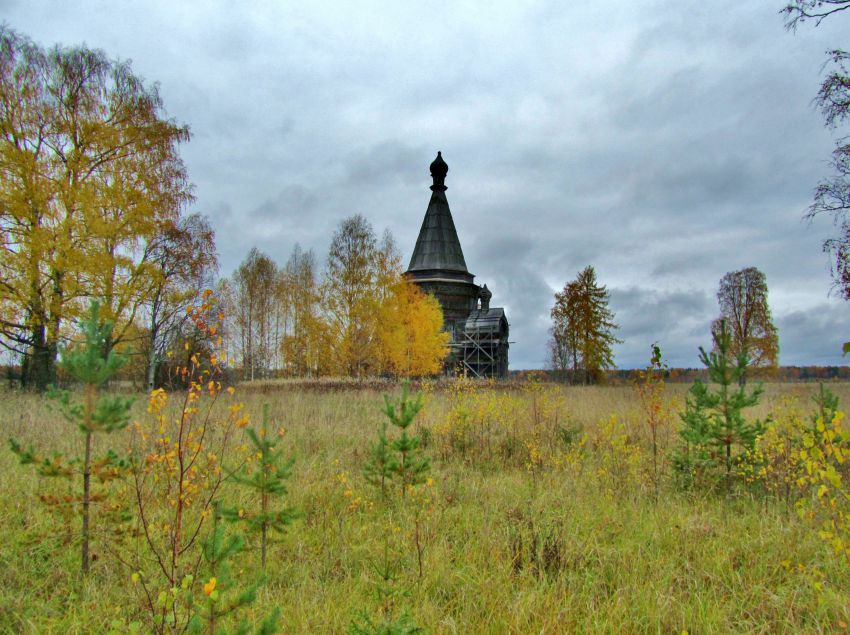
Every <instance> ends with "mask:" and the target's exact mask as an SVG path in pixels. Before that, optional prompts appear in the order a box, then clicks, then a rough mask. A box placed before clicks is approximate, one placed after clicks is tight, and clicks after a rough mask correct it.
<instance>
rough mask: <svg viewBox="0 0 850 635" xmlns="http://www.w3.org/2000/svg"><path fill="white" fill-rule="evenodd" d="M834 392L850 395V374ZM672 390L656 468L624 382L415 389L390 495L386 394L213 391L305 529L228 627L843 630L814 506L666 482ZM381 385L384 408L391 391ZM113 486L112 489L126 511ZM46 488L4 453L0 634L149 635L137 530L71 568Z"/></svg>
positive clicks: (679, 401)
mask: <svg viewBox="0 0 850 635" xmlns="http://www.w3.org/2000/svg"><path fill="white" fill-rule="evenodd" d="M829 387H830V389H831V390H832V391H833V392H834V393H835V394H836V395H837V396H838V398H839V400H840V403H841V405H842V406H846V404H848V403H850V384H844V383H838V384H831V385H830V386H829ZM687 389H688V386H687V385H669V386H667V387H666V390H664V393H663V403H662V404H661V405H660V410H659V412H661V415H662V419H663V423H662V426H661V427H660V428H659V430H658V432H659V434H658V436H657V442H656V445H657V449H658V453H657V456H656V459H655V462H653V457H652V450H651V447H652V444H651V439H650V433H651V431H650V430H649V428H648V426H647V416H648V415H647V412H646V410H645V408H644V407H643V406H642V405H641V402H640V400H639V399H638V397H637V393H636V391H635V388H634V386H632V385H628V384H625V385H618V386H587V387H585V386H564V385H557V384H546V383H536V382H533V381H532V382H525V383H518V384H498V385H495V384H487V383H477V382H469V381H462V380H459V381H455V382H448V383H442V384H433V383H428V382H425V383H423V384H422V385H421V386H419V390H420V391H421V393H422V394H423V408H422V411H421V412H420V413H419V416H418V417H417V418H416V422H415V424H414V425H413V426H412V428H411V430H412V432H415V433H416V434H417V435H419V436H420V437H421V438H422V440H423V448H422V453H423V454H424V455H425V456H427V457H430V459H431V464H430V469H428V470H427V472H424V473H423V478H422V479H421V482H419V483H417V484H415V486H414V485H411V486H410V487H408V488H407V489H406V490H405V489H404V488H402V487H400V486H399V485H398V484H397V483H396V482H395V481H393V480H390V481H388V483H387V486H386V495H385V496H382V494H381V490H380V487H378V486H376V485H373V484H370V483H369V482H367V480H366V478H365V477H364V474H363V468H364V465H365V464H366V463H367V462H368V460H369V458H370V452H371V450H370V448H372V447H373V446H374V444H375V441H376V439H377V431H378V428H379V426H380V424H381V422H382V421H385V420H386V417H385V416H384V414H383V413H382V412H381V408H382V406H383V403H384V402H383V396H382V392H383V391H382V390H376V389H375V388H374V387H365V388H358V387H357V386H351V387H340V386H333V387H323V386H322V385H321V384H299V383H280V384H278V383H274V382H269V383H266V384H255V385H251V384H246V385H243V386H238V387H237V389H236V393H235V395H232V396H230V395H226V394H224V393H223V394H222V395H221V399H220V400H219V401H218V403H216V404H215V405H214V406H213V411H212V416H211V419H210V420H211V421H212V422H215V421H224V420H225V419H227V416H228V413H229V412H232V411H233V410H234V409H233V405H234V404H236V403H244V408H242V409H241V410H238V413H239V416H240V417H242V416H244V414H247V415H249V416H250V420H251V421H252V422H257V421H260V420H261V419H262V414H261V413H262V409H263V404H268V405H269V414H270V417H269V426H268V427H269V434H273V435H274V438H275V439H276V440H277V442H278V446H277V447H278V448H281V449H282V450H283V453H284V454H285V455H287V456H289V455H291V456H293V457H294V458H295V462H294V464H293V465H292V468H291V476H290V477H289V478H288V479H287V481H286V485H287V488H288V494H287V495H286V496H285V502H286V504H287V505H291V506H293V507H294V508H296V509H297V510H298V512H299V517H298V518H297V519H296V520H294V521H293V522H292V523H290V524H289V525H288V526H287V528H286V531H285V532H284V533H282V534H281V535H280V536H277V537H276V538H275V540H273V541H272V542H271V543H270V544H269V547H268V564H267V571H266V575H265V578H266V579H265V582H264V584H263V585H262V586H260V587H259V589H258V591H257V597H256V600H255V601H254V602H253V603H250V604H246V605H245V606H244V607H242V608H241V609H240V615H241V616H243V617H246V618H247V619H248V620H249V621H250V622H252V623H259V622H260V621H261V620H262V619H263V617H264V616H266V615H268V614H269V612H270V611H271V610H272V609H273V608H274V607H278V608H279V609H280V615H279V630H280V632H283V633H344V632H348V631H349V630H350V629H352V625H361V626H362V625H364V624H367V623H370V622H369V621H370V620H371V623H372V624H378V623H380V622H382V621H383V622H385V623H392V622H396V623H398V624H403V623H405V620H406V623H407V624H415V625H417V626H419V627H421V628H422V629H424V631H425V632H430V633H464V634H467V633H571V632H577V633H679V634H681V633H683V632H687V633H732V632H734V633H831V632H838V631H844V630H846V629H847V625H848V624H850V603H848V601H847V600H848V597H850V576H848V571H850V569H848V561H847V559H846V558H844V557H843V555H841V554H838V553H836V550H835V549H833V548H832V546H831V545H830V544H829V542H827V541H825V540H824V539H823V536H822V535H820V534H819V527H820V526H819V525H818V523H817V521H816V519H814V518H813V517H811V514H810V515H809V517H807V516H806V514H801V513H799V511H798V504H797V502H798V501H799V500H801V499H806V498H807V497H809V498H811V496H812V495H811V494H809V493H807V492H806V491H797V489H796V485H795V484H794V483H793V482H790V481H789V479H788V478H786V476H787V475H786V476H782V475H780V476H776V474H775V473H773V472H770V471H769V470H768V471H767V472H766V473H765V474H762V475H761V476H759V474H750V475H749V476H748V475H747V474H746V473H744V472H741V473H740V474H738V475H737V476H738V478H737V480H736V487H735V489H734V491H733V492H732V493H731V494H724V493H723V492H722V491H718V490H717V488H706V487H691V488H683V487H682V486H681V484H680V483H678V482H677V480H676V478H674V474H673V471H672V469H671V463H670V461H671V457H672V455H673V452H674V450H675V449H676V448H677V447H679V446H680V445H681V442H680V440H679V438H678V435H677V430H678V428H679V426H680V425H681V423H680V421H679V419H678V412H679V411H681V410H682V409H683V407H684V399H685V394H686V391H687ZM387 391H388V392H389V393H390V394H391V396H393V397H397V396H398V394H399V391H400V388H399V386H397V385H387ZM817 391H818V386H817V385H816V384H780V383H768V384H766V385H765V393H764V395H763V396H762V397H761V401H760V403H759V405H758V406H756V407H754V408H752V409H750V410H749V411H747V413H746V414H747V417H748V418H750V417H751V418H758V417H762V418H763V417H767V416H768V415H771V416H772V418H773V421H774V422H778V423H777V424H776V425H779V424H781V422H783V421H784V422H788V421H797V422H800V421H807V420H808V418H809V415H810V414H811V413H812V412H813V411H814V410H815V405H814V403H813V402H812V397H813V395H815V394H816V393H817ZM0 403H2V404H3V409H2V415H0V421H2V430H3V437H4V438H7V437H14V438H16V439H18V440H19V441H20V442H21V443H22V444H29V443H32V444H34V445H35V446H36V447H41V448H46V449H51V450H52V449H56V450H58V451H59V452H60V453H62V454H63V455H66V456H70V455H78V454H80V453H81V452H82V438H83V437H82V436H81V435H79V434H77V433H76V432H74V430H73V427H72V426H71V425H70V424H68V423H67V422H66V421H64V420H63V419H62V417H61V415H60V414H59V413H58V412H57V411H56V409H55V408H51V407H50V401H49V400H46V399H44V398H43V397H40V396H37V395H33V394H25V393H19V392H14V391H6V392H3V393H2V395H0ZM180 407H181V406H180V405H179V403H174V400H171V401H169V402H168V403H167V404H166V403H161V404H159V405H158V406H157V407H154V408H153V409H152V408H151V404H150V403H149V399H148V396H147V395H139V396H138V398H137V400H136V402H135V404H134V406H133V409H132V413H131V415H132V420H133V422H134V423H135V422H139V423H140V425H139V426H135V428H134V425H131V426H129V427H128V428H126V429H125V430H123V431H121V432H117V433H113V434H112V435H104V436H102V437H98V438H96V439H95V444H96V447H95V454H97V452H98V451H102V450H105V448H107V447H110V448H113V449H115V450H116V452H118V453H121V452H122V451H124V450H125V449H127V448H129V447H130V446H131V445H132V443H133V436H134V435H135V434H138V433H139V432H138V431H139V430H140V429H143V428H142V426H143V425H147V424H146V423H145V422H148V421H150V420H152V419H154V418H155V417H156V416H157V413H158V412H162V413H166V414H169V413H170V415H169V416H171V415H174V413H175V412H178V411H179V408H180ZM158 408H161V410H158ZM209 427H210V429H214V428H215V424H214V423H211V424H210V426H209ZM134 429H135V432H134ZM245 429H247V428H245ZM245 429H243V428H241V427H239V426H237V428H235V429H234V433H235V434H236V435H240V434H243V433H244V430H245ZM387 434H388V435H392V434H395V431H394V430H392V429H391V430H389V431H388V432H387ZM246 448H248V444H247V443H245V442H244V441H243V440H241V439H239V438H237V437H234V443H233V445H232V449H231V450H230V454H229V455H228V456H230V457H231V458H229V459H228V458H227V457H216V459H217V460H218V461H220V462H221V463H222V464H226V463H227V461H228V460H230V461H234V462H235V461H238V460H243V459H239V458H238V457H240V456H243V457H249V456H250V453H251V452H252V450H251V449H250V448H248V449H246ZM248 460H250V459H248ZM771 475H772V476H773V477H775V482H773V483H771V482H769V481H770V478H771ZM126 480H128V479H124V480H122V479H117V480H116V481H115V482H114V484H111V485H109V487H110V488H112V489H111V491H113V492H114V496H115V497H116V500H119V501H120V500H125V502H128V501H129V502H128V504H129V507H130V508H132V496H129V495H128V494H127V493H126V492H123V493H122V491H123V490H122V488H124V489H126V488H128V487H129V486H128V485H127V484H126V483H125V481H126ZM130 480H131V479H130ZM122 483H124V484H122ZM57 487H58V489H59V490H60V491H62V488H63V487H65V485H61V486H57V479H51V478H48V477H44V476H39V475H37V474H36V473H35V472H34V471H33V470H32V469H31V467H29V466H22V465H19V461H18V457H17V456H15V455H14V454H13V453H12V452H10V451H9V450H8V449H4V450H3V451H2V452H0V492H2V496H0V535H2V537H3V538H2V540H0V632H14V633H101V632H115V633H123V632H148V630H149V627H148V626H147V622H145V618H144V614H145V602H144V597H143V594H142V592H141V591H140V584H139V581H138V574H137V573H136V572H135V570H134V569H133V568H132V567H131V566H129V565H126V564H122V561H124V562H127V561H128V560H129V559H130V558H129V556H128V555H127V554H131V553H138V554H141V553H142V551H141V548H140V547H139V540H140V538H139V531H138V526H136V531H133V530H132V527H133V523H134V522H135V521H132V520H129V521H127V525H128V527H130V529H128V530H127V531H125V532H115V531H113V530H114V527H113V526H112V525H111V524H110V522H109V521H108V520H107V516H106V515H103V516H98V514H97V513H95V515H94V526H93V534H92V535H93V542H92V568H91V572H90V574H89V575H88V576H86V577H82V576H81V574H80V560H79V536H78V534H79V531H78V528H77V525H78V524H79V519H78V518H77V517H76V516H69V515H68V514H67V513H66V514H64V515H63V513H61V512H59V511H57V506H55V505H54V506H51V505H50V504H45V502H44V501H45V500H47V501H49V500H51V499H50V496H53V495H54V494H55V492H56V490H57ZM130 489H132V488H130ZM128 496H129V498H127V497H128ZM217 496H218V497H220V498H221V499H222V500H223V501H225V502H226V503H227V504H228V505H230V506H231V507H232V508H233V509H236V510H239V515H241V513H242V510H243V509H244V510H250V509H251V508H252V506H253V505H254V501H253V499H252V498H251V495H250V493H249V492H247V491H246V490H245V488H240V487H239V486H238V485H237V484H234V483H230V482H227V481H225V482H224V483H223V484H222V486H221V488H220V489H219V490H218V494H217ZM122 497H125V498H124V499H122ZM96 505H97V503H95V506H96ZM95 512H97V510H95ZM116 522H117V521H116ZM209 525H210V522H209V518H207V522H206V524H205V525H204V531H207V530H208V528H209ZM229 527H230V526H228V530H229ZM235 529H236V525H233V530H234V531H235ZM259 551H260V549H259V539H258V537H257V536H256V535H253V534H252V535H249V536H248V539H247V543H246V548H245V550H244V551H242V552H241V553H239V554H237V555H236V556H235V558H234V562H233V565H232V569H233V570H232V578H233V582H232V584H233V585H236V586H238V585H242V584H245V585H247V584H250V582H251V581H253V580H255V579H257V578H258V577H259V575H260V569H261V566H260V553H259ZM140 557H142V556H140ZM206 580H207V577H206V575H204V576H203V577H201V575H200V573H199V574H198V576H197V579H195V580H194V581H190V582H189V585H190V586H191V587H192V589H194V590H195V591H197V593H198V594H199V595H201V597H203V596H202V594H203V593H204V592H206V594H207V595H208V596H210V593H209V592H208V591H209V588H208V587H205V589H206V591H202V590H201V588H200V585H201V582H203V581H206ZM207 584H209V583H207ZM174 593H175V594H176V593H177V591H174ZM405 616H406V617H405ZM221 624H222V625H224V626H227V624H228V623H227V619H226V618H223V619H222V622H221ZM364 628H365V627H364ZM217 632H218V631H217ZM221 632H224V631H221ZM364 632H366V631H365V630H364ZM387 632H390V631H387ZM394 632H395V631H394ZM397 632H404V631H402V630H399V631H397ZM411 632H412V631H411Z"/></svg>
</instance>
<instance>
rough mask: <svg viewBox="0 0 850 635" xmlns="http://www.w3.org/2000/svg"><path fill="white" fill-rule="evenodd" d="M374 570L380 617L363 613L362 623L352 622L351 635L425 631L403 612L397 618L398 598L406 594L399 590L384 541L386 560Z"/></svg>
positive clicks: (361, 615) (375, 565)
mask: <svg viewBox="0 0 850 635" xmlns="http://www.w3.org/2000/svg"><path fill="white" fill-rule="evenodd" d="M372 568H373V569H374V571H375V574H376V575H377V578H378V579H377V581H376V583H375V598H376V600H377V602H378V605H379V617H378V618H377V619H375V618H374V617H373V616H372V615H370V614H369V612H368V611H365V610H364V611H361V613H360V621H352V622H351V624H350V625H349V628H348V632H349V635H415V634H416V633H424V632H425V631H424V630H423V629H421V628H420V627H418V626H417V625H416V623H415V622H414V621H413V620H412V619H411V618H410V616H409V615H408V614H407V613H406V612H405V611H402V612H401V614H400V615H399V616H398V617H395V610H394V605H395V603H396V601H397V598H399V597H400V596H404V595H406V592H405V591H404V590H402V589H399V588H397V585H396V581H397V579H396V575H395V573H394V572H393V565H392V563H391V562H390V558H389V546H388V544H387V541H386V540H385V541H384V558H383V562H381V564H380V565H378V564H375V563H373V564H372Z"/></svg>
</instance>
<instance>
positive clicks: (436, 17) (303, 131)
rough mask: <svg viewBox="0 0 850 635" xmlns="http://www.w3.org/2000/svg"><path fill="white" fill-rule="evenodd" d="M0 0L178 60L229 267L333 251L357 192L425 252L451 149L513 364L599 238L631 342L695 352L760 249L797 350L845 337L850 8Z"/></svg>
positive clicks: (33, 29) (175, 84)
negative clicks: (834, 59)
mask: <svg viewBox="0 0 850 635" xmlns="http://www.w3.org/2000/svg"><path fill="white" fill-rule="evenodd" d="M2 6H3V8H4V9H5V10H4V11H3V13H4V16H5V19H6V20H8V22H9V24H10V25H11V26H12V27H13V28H17V29H20V30H21V31H22V32H24V33H27V34H28V35H30V36H31V37H33V38H34V39H35V40H37V41H38V42H40V43H42V44H45V45H50V44H53V43H55V42H63V43H65V44H75V43H82V42H86V43H87V44H89V45H91V46H97V47H101V48H103V49H105V50H106V51H107V52H108V53H109V54H110V55H111V56H115V57H120V58H132V59H133V60H134V68H135V69H136V70H137V71H138V72H139V73H140V74H141V75H143V76H144V77H146V78H147V79H148V81H159V82H160V86H161V92H162V96H163V99H164V102H165V104H166V108H167V111H168V114H169V116H172V117H174V118H175V119H176V120H178V121H181V122H186V123H188V124H190V126H191V128H192V132H193V139H192V141H191V142H190V143H189V144H187V145H186V146H185V148H184V149H183V156H184V158H185V161H186V164H187V167H188V169H189V174H190V177H191V179H192V180H193V181H194V182H195V184H196V194H197V203H196V206H195V209H196V210H197V211H201V212H204V213H207V214H209V215H210V217H211V219H212V221H213V223H214V225H215V227H216V230H217V233H218V237H219V250H220V252H221V259H222V265H223V266H222V272H223V273H225V274H227V273H229V271H231V270H232V269H233V268H234V267H235V266H236V265H237V264H238V263H239V261H241V260H242V258H244V256H245V255H246V254H247V252H248V250H249V249H250V247H251V246H254V245H256V246H258V247H259V248H261V249H263V250H264V251H266V252H267V253H269V254H270V255H271V256H272V257H274V258H275V259H277V260H278V261H279V262H281V263H282V262H284V261H285V260H286V259H287V257H288V256H289V253H290V251H291V249H292V247H293V245H294V244H295V243H296V242H299V243H301V245H302V246H304V248H312V249H314V251H315V252H316V254H317V257H318V259H319V260H320V261H321V260H322V259H323V257H324V254H325V253H326V250H327V246H328V243H329V241H330V237H331V234H332V232H333V229H334V227H335V226H336V224H337V223H338V222H339V221H340V220H341V219H343V218H344V217H346V216H348V215H351V214H355V213H362V214H364V215H365V216H366V217H367V218H369V219H370V221H371V222H372V223H373V225H374V226H375V228H376V230H377V231H379V232H380V231H381V230H382V229H383V228H384V227H389V228H390V229H391V231H392V232H393V233H394V235H395V237H396V239H397V241H398V243H399V245H400V247H401V248H402V249H403V250H404V251H405V252H406V256H407V257H409V254H410V251H411V250H412V248H413V244H414V241H415V239H416V234H417V232H418V229H419V225H420V223H421V221H422V215H423V214H424V212H425V207H426V205H427V202H428V197H429V196H430V192H429V191H428V186H429V185H430V178H429V176H428V164H429V163H430V162H431V160H432V159H433V157H434V155H435V153H436V151H437V150H442V151H443V155H444V156H445V158H446V161H447V162H448V164H449V166H450V172H449V177H448V181H447V184H448V186H449V191H448V197H449V202H450V204H451V206H452V210H453V214H454V217H455V224H456V226H457V228H458V232H459V235H460V239H461V242H462V244H463V247H464V251H465V254H466V260H467V264H468V266H469V268H470V270H471V271H472V272H473V273H475V274H476V275H477V276H478V277H477V281H479V282H482V283H483V282H486V283H487V284H488V286H490V287H491V288H492V290H493V293H494V298H493V302H494V304H497V305H501V306H505V307H506V309H507V310H508V311H509V313H508V317H509V319H510V321H511V324H512V335H513V339H514V340H515V341H516V344H515V345H514V346H513V347H512V349H511V359H512V364H513V365H514V367H530V366H540V365H542V364H543V363H544V361H545V343H546V339H547V327H548V321H549V318H548V312H549V309H550V307H551V304H552V301H553V300H552V296H553V294H554V292H555V291H556V290H557V289H560V288H561V287H562V286H563V285H564V283H565V282H566V281H567V280H569V279H571V278H573V277H575V275H576V273H577V272H578V271H579V270H580V269H582V268H583V267H585V266H586V265H588V264H592V265H594V267H595V268H596V270H597V274H598V276H599V280H600V282H601V283H603V284H606V285H607V286H608V288H609V289H610V290H611V305H612V308H613V309H614V310H615V312H616V313H617V319H618V321H619V323H620V324H621V327H622V329H621V338H622V339H623V340H624V343H623V344H622V345H619V346H618V347H617V349H616V361H617V363H618V364H620V365H621V366H631V365H637V366H642V365H644V364H645V363H646V358H647V353H648V346H649V344H651V343H652V341H655V340H658V341H660V342H661V343H662V346H663V347H664V350H665V353H666V354H667V355H668V358H669V359H670V360H671V362H672V363H674V364H679V365H691V366H693V365H696V364H697V361H696V360H697V358H696V349H697V346H699V345H701V344H702V345H704V344H706V343H707V328H708V324H709V323H710V321H711V319H713V317H715V313H716V310H717V309H716V302H715V298H714V294H715V292H716V288H717V284H718V281H719V279H720V277H721V276H722V275H723V274H724V273H726V272H727V271H731V270H734V269H737V268H741V267H746V266H757V267H759V268H760V269H762V271H764V272H765V273H766V275H767V277H768V282H769V285H770V291H771V294H770V298H771V305H772V307H773V311H774V315H775V317H776V319H777V324H778V326H779V329H780V337H781V345H782V360H783V361H784V362H787V363H802V362H805V361H806V360H809V361H811V362H812V363H823V362H822V360H825V359H830V360H833V361H832V362H831V363H841V361H842V360H841V359H840V357H835V355H834V354H833V355H832V356H831V357H830V352H829V351H830V350H832V349H833V348H834V344H835V341H837V340H836V338H838V339H840V337H841V336H839V335H836V333H841V332H842V331H846V327H845V326H843V325H846V319H845V316H846V311H847V306H846V304H845V303H841V302H839V301H837V300H834V299H829V298H827V291H828V289H829V277H828V273H827V260H826V257H825V256H824V255H823V254H822V253H821V251H820V241H821V239H822V238H823V237H825V236H827V235H829V234H830V233H831V232H832V231H833V229H832V227H831V225H830V222H829V219H817V220H816V221H815V223H813V224H812V225H811V226H809V225H807V224H805V223H801V222H800V216H801V214H802V212H803V210H804V209H805V208H806V206H807V205H808V203H809V201H810V200H811V191H812V188H813V187H814V186H815V184H816V183H817V181H818V180H819V179H820V178H822V177H823V176H825V175H826V174H827V173H828V166H827V165H826V160H827V159H828V157H829V153H830V151H831V149H832V143H833V141H832V137H831V133H830V132H829V131H828V130H825V129H824V128H823V126H822V124H821V120H820V117H819V115H818V113H817V112H815V110H814V109H813V107H812V105H811V99H812V97H813V95H814V94H815V93H816V91H817V87H818V83H819V81H820V79H821V75H819V73H820V70H821V66H822V63H823V61H824V51H825V50H827V49H829V48H834V47H837V46H842V45H843V46H846V34H845V32H846V26H847V21H846V20H847V18H845V17H843V16H836V17H834V18H831V19H830V20H827V21H826V22H824V23H823V24H822V25H821V26H820V27H819V28H817V29H813V28H808V27H806V28H803V29H801V30H800V31H799V32H798V33H797V34H796V35H792V34H789V33H787V32H786V31H785V30H784V28H783V24H782V18H781V16H779V15H778V10H779V8H781V3H776V4H775V6H774V5H773V3H770V2H768V3H741V2H737V1H732V0H717V2H712V3H706V2H703V1H700V0H678V1H676V2H673V1H672V0H652V1H651V2H647V3H630V2H624V1H618V2H614V3H604V4H601V3H597V4H593V3H563V2H555V1H554V0H547V1H544V2H540V3H537V4H535V5H533V6H524V5H523V4H522V3H510V2H497V3H494V4H492V5H488V9H487V11H486V12H481V11H480V7H479V6H478V5H476V4H475V3H469V4H465V3H458V4H456V5H453V7H452V10H451V12H450V13H441V12H435V11H433V8H432V7H431V6H430V5H415V4H409V3H407V4H405V3H400V4H399V3H396V4H393V5H387V4H386V3H379V2H377V1H374V2H368V1H367V2H366V3H358V4H357V5H356V6H355V5H348V4H345V3H339V2H335V1H333V0H317V1H316V2H311V3H309V4H305V5H293V4H287V3H272V4H266V5H253V6H251V7H250V8H244V7H241V8H239V9H238V10H237V9H236V8H235V7H234V5H232V4H231V3H227V2H224V1H223V0H222V1H214V2H208V3H204V4H202V5H194V4H193V5H191V8H188V7H190V5H186V6H185V7H184V6H183V5H179V4H175V3H172V2H166V1H165V0H161V1H159V2H152V3H145V4H144V5H140V4H137V5H133V4H130V5H128V4H126V3H124V4H122V5H116V4H114V3H107V2H103V1H95V0H90V1H87V2H81V3H74V5H73V6H71V5H70V3H65V4H57V3H55V2H49V1H48V0H32V1H30V2H27V3H21V2H6V3H3V4H2ZM424 33H427V34H428V36H427V38H423V35H422V34H424Z"/></svg>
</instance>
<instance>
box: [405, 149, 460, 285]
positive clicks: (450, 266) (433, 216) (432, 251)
mask: <svg viewBox="0 0 850 635" xmlns="http://www.w3.org/2000/svg"><path fill="white" fill-rule="evenodd" d="M448 171H449V166H448V165H446V162H445V161H443V155H442V153H441V152H438V153H437V158H436V159H434V162H433V163H431V177H432V178H433V179H434V184H433V185H432V186H431V192H432V194H431V201H430V202H429V203H428V210H427V211H426V212H425V219H424V220H423V221H422V228H421V229H420V230H419V238H418V239H417V241H416V247H415V248H414V249H413V256H412V257H411V258H410V266H409V267H408V268H407V270H408V272H409V273H415V272H425V271H428V272H435V273H436V272H446V273H449V272H452V273H455V274H457V273H461V274H467V276H468V280H469V281H470V282H472V276H471V275H469V271H467V269H466V261H465V260H464V258H463V250H462V249H461V248H460V240H458V237H457V230H456V229H455V224H454V221H453V220H452V212H451V210H450V209H449V201H448V199H446V185H445V181H446V174H447V173H448ZM467 276H463V278H467Z"/></svg>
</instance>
